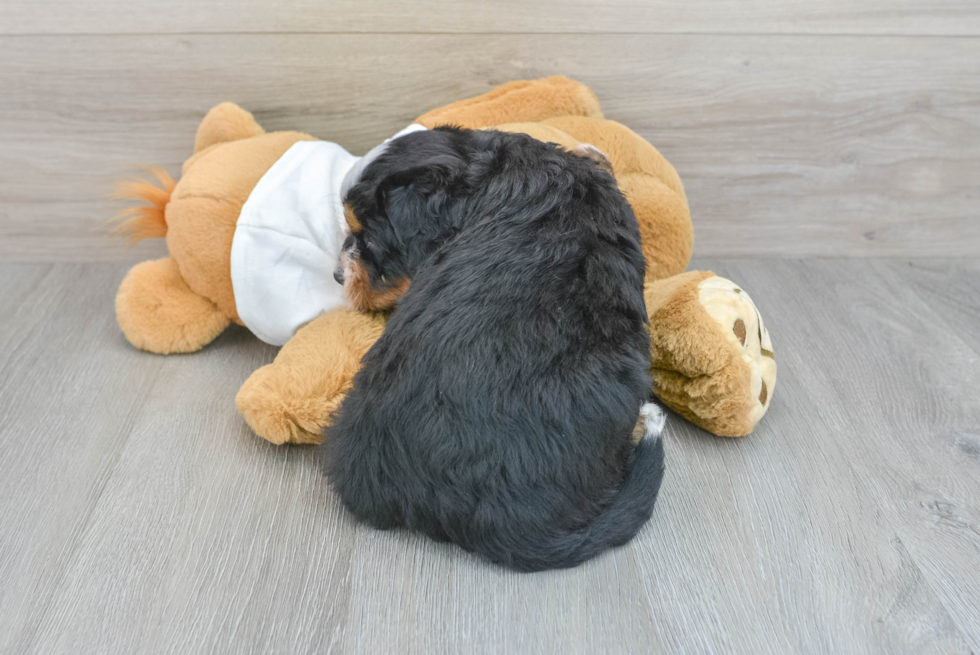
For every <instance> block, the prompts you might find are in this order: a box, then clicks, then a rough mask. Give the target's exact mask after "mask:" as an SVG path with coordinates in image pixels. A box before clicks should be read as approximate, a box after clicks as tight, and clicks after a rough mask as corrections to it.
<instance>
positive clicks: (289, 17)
mask: <svg viewBox="0 0 980 655" xmlns="http://www.w3.org/2000/svg"><path fill="white" fill-rule="evenodd" d="M0 11H2V12H3V14H4V22H3V23H2V27H0V34H78V33H89V34H92V33H95V34H117V33H127V34H133V33H139V34H145V33H177V32H195V33H207V34H215V33H234V32H320V33H332V34H333V33H348V32H393V33H403V32H430V33H433V32H436V33H486V32H550V33H558V32H561V33H568V32H573V33H581V32H632V33H638V32H641V33H671V32H673V33H676V32H685V33H691V32H702V33H703V32H709V33H731V32H749V33H786V32H790V33H805V34H813V33H817V34H827V33H830V34H842V33H843V34H854V33H863V34H933V35H935V34H941V35H949V34H959V35H976V34H980V9H978V7H977V5H976V3H975V2H971V1H970V0H934V1H930V0H864V1H863V2H861V3H854V2H847V1H846V0H823V1H821V0H782V1H781V2H778V3H772V2H766V1H765V0H690V1H687V2H685V1H684V0H652V1H648V2H644V1H643V0H612V1H610V2H604V3H601V4H597V3H596V2H594V0H570V1H569V0H561V1H560V0H536V1H535V2H524V1H522V0H496V1H494V2H483V1H481V0H416V1H415V2H406V1H405V0H332V1H331V2H317V1H316V0H298V1H295V2H291V3H289V4H288V5H283V4H279V3H274V2H267V1H266V0H218V1H211V2H207V3H201V2H193V0H155V1H154V2H148V1H145V0H144V1H143V2H132V1H131V0H99V1H98V2H94V3H92V2H87V3H78V2H72V0H34V1H33V2H16V0H4V2H3V3H2V4H0Z"/></svg>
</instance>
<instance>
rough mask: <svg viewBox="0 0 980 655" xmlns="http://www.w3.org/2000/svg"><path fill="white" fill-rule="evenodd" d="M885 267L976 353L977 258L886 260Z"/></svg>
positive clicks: (979, 334) (979, 341)
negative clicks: (952, 264)
mask: <svg viewBox="0 0 980 655" xmlns="http://www.w3.org/2000/svg"><path fill="white" fill-rule="evenodd" d="M889 268H890V269H891V270H892V271H893V272H894V273H895V274H896V275H898V277H900V278H901V279H902V280H903V281H904V282H905V283H906V284H907V285H908V286H909V287H910V288H911V289H912V290H913V291H914V292H915V295H916V296H918V298H919V299H920V300H921V301H922V302H924V303H926V304H927V305H929V308H930V309H932V310H933V311H934V312H935V313H936V314H937V315H938V316H939V317H940V318H941V319H942V321H943V323H944V324H945V326H946V327H948V328H949V330H950V331H951V332H952V333H953V334H955V335H956V336H957V337H959V338H960V339H962V340H963V341H964V342H965V343H966V344H967V345H969V346H970V347H971V348H972V349H973V352H974V353H978V354H980V261H977V260H962V261H957V262H956V264H955V265H954V266H951V265H950V262H949V261H948V260H945V259H914V260H908V261H897V262H890V263H889Z"/></svg>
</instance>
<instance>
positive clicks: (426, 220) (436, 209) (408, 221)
mask: <svg viewBox="0 0 980 655" xmlns="http://www.w3.org/2000/svg"><path fill="white" fill-rule="evenodd" d="M464 171H465V162H464V161H463V160H462V159H461V158H460V157H458V156H456V155H452V154H445V155H438V156H434V157H430V158H428V159H427V160H425V161H422V162H416V164H415V165H414V166H411V167H409V168H405V169H403V170H398V171H394V172H392V173H390V174H389V175H388V176H387V177H386V178H385V179H384V180H383V181H382V182H381V184H379V185H378V198H377V201H378V206H379V207H383V208H384V211H385V213H386V214H387V216H388V220H389V221H390V223H391V227H392V229H393V230H394V232H395V236H396V237H398V240H399V241H401V242H402V243H403V244H408V243H409V242H410V241H412V240H415V239H417V238H418V237H420V236H421V237H424V238H425V239H426V240H432V239H434V238H436V237H437V236H438V235H439V233H440V232H441V231H442V230H443V229H444V228H445V227H446V226H445V225H444V224H443V220H441V219H445V216H443V215H442V213H443V210H444V209H445V206H446V204H447V202H448V200H449V198H450V190H451V189H452V187H453V186H454V185H455V184H456V183H457V182H458V181H459V180H460V179H461V178H462V175H463V172H464Z"/></svg>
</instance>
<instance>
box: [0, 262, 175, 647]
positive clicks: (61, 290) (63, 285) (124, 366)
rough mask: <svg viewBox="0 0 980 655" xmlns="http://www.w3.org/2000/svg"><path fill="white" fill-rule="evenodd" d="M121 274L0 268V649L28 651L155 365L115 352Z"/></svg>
mask: <svg viewBox="0 0 980 655" xmlns="http://www.w3.org/2000/svg"><path fill="white" fill-rule="evenodd" d="M117 269H118V267H105V266H101V267H98V266H65V265H61V266H42V265H33V266H20V267H12V266H10V265H7V266H3V267H2V269H0V444H2V449H3V450H2V456H0V652H4V653H17V652H24V650H25V649H26V648H27V646H28V639H29V636H30V635H32V634H34V632H35V630H36V628H37V626H38V625H39V624H40V623H41V621H42V619H43V617H44V615H45V612H46V610H47V606H48V603H49V602H50V599H51V597H52V595H53V594H54V591H55V589H56V588H57V587H58V585H59V584H61V581H62V579H63V576H64V574H65V570H66V568H67V566H68V565H69V562H70V561H71V559H72V557H73V556H74V548H75V546H76V544H77V543H78V542H79V540H80V539H81V537H82V535H83V534H84V533H85V530H86V527H87V525H88V521H89V516H90V514H91V513H92V512H93V511H94V508H95V507H96V506H97V505H98V502H99V498H100V497H101V495H102V493H103V490H104V488H105V485H106V483H107V481H108V480H109V478H111V477H112V475H113V471H114V469H115V467H116V465H117V462H118V457H119V454H120V452H121V451H122V450H123V447H124V445H125V443H126V441H127V439H128V438H129V436H130V431H131V430H132V428H133V426H134V422H135V419H136V416H137V414H138V413H139V410H140V408H141V407H142V405H143V403H145V402H146V400H147V398H148V396H149V395H150V393H151V390H152V389H153V387H154V384H155V381H156V373H157V371H158V370H159V369H160V366H161V365H162V364H163V360H162V359H159V358H152V357H145V356H141V355H140V354H139V353H136V352H133V351H132V350H130V349H127V348H124V347H123V344H122V342H123V340H122V338H121V337H120V335H119V332H118V328H116V327H115V318H114V315H113V311H112V297H113V287H114V286H115V285H117V284H118V283H119V271H118V270H117Z"/></svg>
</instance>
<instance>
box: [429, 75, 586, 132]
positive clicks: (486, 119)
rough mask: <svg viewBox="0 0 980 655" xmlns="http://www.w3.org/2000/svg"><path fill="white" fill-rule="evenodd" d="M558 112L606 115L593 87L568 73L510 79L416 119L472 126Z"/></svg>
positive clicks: (529, 119)
mask: <svg viewBox="0 0 980 655" xmlns="http://www.w3.org/2000/svg"><path fill="white" fill-rule="evenodd" d="M555 116H590V117H594V118H602V109H601V108H600V107H599V100H598V98H596V96H595V94H594V93H592V90H591V89H590V88H589V87H587V86H585V85H584V84H582V83H581V82H576V81H574V80H570V79H568V78H567V77H563V76H561V75H556V76H554V77H545V78H542V79H540V80H520V81H516V82H508V83H507V84H504V85H502V86H499V87H497V88H496V89H494V90H492V91H488V92H487V93H484V94H483V95H480V96H477V97H475V98H469V99H467V100H460V101H458V102H454V103H452V104H451V105H446V106H445V107H440V108H439V109H433V110H432V111H429V112H427V113H425V114H423V115H422V116H420V117H419V118H418V120H416V121H415V122H416V123H420V124H422V125H425V126H426V127H428V128H430V129H431V128H433V127H438V126H440V125H455V126H458V127H466V128H469V129H472V130H478V129H483V128H487V127H493V126H495V125H500V124H502V123H528V122H538V121H543V120H545V119H548V118H553V117H555Z"/></svg>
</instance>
